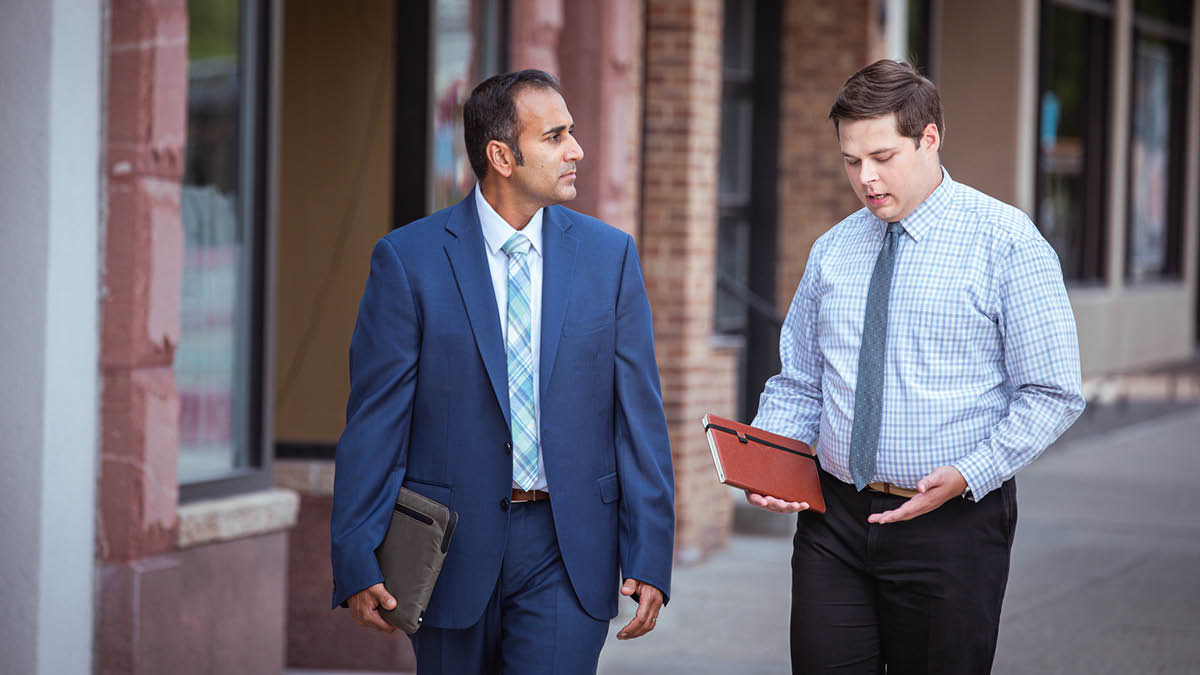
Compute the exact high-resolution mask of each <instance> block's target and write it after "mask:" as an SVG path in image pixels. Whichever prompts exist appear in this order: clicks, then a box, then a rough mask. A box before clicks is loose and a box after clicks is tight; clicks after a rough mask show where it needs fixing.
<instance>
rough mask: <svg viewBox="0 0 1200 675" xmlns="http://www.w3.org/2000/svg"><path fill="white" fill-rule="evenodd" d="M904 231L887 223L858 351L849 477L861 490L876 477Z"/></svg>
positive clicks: (873, 276)
mask: <svg viewBox="0 0 1200 675" xmlns="http://www.w3.org/2000/svg"><path fill="white" fill-rule="evenodd" d="M903 231H904V228H903V227H901V225H900V223H888V229H887V234H886V235H884V237H883V248H882V249H880V251H879V257H877V258H875V269H874V271H872V272H871V286H870V287H869V288H868V290H867V314H866V317H865V318H864V319H863V333H862V344H861V345H860V346H859V348H858V380H857V381H856V382H855V384H854V430H853V431H851V432H850V475H851V476H853V477H854V486H855V487H856V488H858V489H859V490H862V489H863V488H864V487H866V485H867V483H870V482H871V480H872V479H873V478H874V477H875V453H876V451H877V450H878V449H879V425H880V420H881V419H882V417H883V357H884V351H885V350H886V348H887V324H888V296H889V295H891V293H892V271H893V270H894V269H895V268H896V248H897V246H898V242H899V239H900V233H901V232H903Z"/></svg>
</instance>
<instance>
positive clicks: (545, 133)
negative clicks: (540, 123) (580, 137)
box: [542, 124, 575, 136]
mask: <svg viewBox="0 0 1200 675" xmlns="http://www.w3.org/2000/svg"><path fill="white" fill-rule="evenodd" d="M566 128H567V125H565V124H560V125H558V126H556V127H553V128H551V129H548V130H546V131H543V132H542V135H543V136H553V135H555V134H561V133H562V132H563V131H564V130H565V129H566ZM574 130H575V125H574V124H572V125H571V131H574Z"/></svg>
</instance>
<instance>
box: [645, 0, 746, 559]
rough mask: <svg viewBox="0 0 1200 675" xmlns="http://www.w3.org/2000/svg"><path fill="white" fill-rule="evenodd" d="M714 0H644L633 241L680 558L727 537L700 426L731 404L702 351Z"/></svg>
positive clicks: (708, 305)
mask: <svg viewBox="0 0 1200 675" xmlns="http://www.w3.org/2000/svg"><path fill="white" fill-rule="evenodd" d="M722 8H723V5H722V2H721V1H720V0H649V2H648V3H647V12H646V17H647V23H646V45H647V48H646V86H645V103H644V105H645V118H644V119H645V122H644V123H645V146H644V151H643V153H644V154H643V164H642V167H643V168H642V191H643V202H642V204H643V212H642V236H641V240H640V243H639V248H640V249H641V253H642V267H643V270H644V272H645V276H646V286H647V290H648V292H649V294H650V302H651V305H652V307H653V311H654V337H655V343H656V347H657V356H658V365H659V371H660V373H661V375H662V384H663V403H664V405H665V407H666V412H667V422H668V424H669V426H670V433H671V449H672V454H673V459H674V461H675V487H676V500H675V505H676V521H677V532H676V550H677V556H678V558H679V559H680V560H681V561H682V562H691V561H694V560H698V559H700V558H702V557H703V556H704V555H705V554H706V553H708V552H709V551H711V550H713V549H714V548H717V547H720V546H723V545H724V543H725V542H726V541H727V539H728V536H729V532H730V528H731V523H732V500H731V497H730V494H729V490H728V488H725V487H723V486H721V485H720V484H719V483H717V481H716V477H715V474H714V472H713V467H712V458H711V455H710V453H709V449H708V445H707V442H706V441H705V439H704V435H703V433H702V432H701V429H700V418H701V416H703V414H704V413H705V412H708V411H716V412H725V413H726V414H729V413H731V412H732V411H733V410H734V406H735V403H734V397H735V379H734V373H735V370H736V364H735V361H734V358H735V353H734V352H733V351H732V350H717V349H714V348H713V345H712V336H713V296H714V289H715V281H714V277H713V273H712V270H713V267H714V265H715V262H716V239H717V219H716V187H717V164H716V162H717V156H718V150H719V148H718V143H719V121H720V119H719V118H720V104H721V49H720V46H721V17H722Z"/></svg>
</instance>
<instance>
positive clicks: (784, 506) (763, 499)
mask: <svg viewBox="0 0 1200 675" xmlns="http://www.w3.org/2000/svg"><path fill="white" fill-rule="evenodd" d="M746 501H748V502H750V503H751V504H753V505H755V506H757V507H759V508H762V509H766V510H767V511H774V512H775V513H796V512H797V511H804V510H807V509H808V502H788V501H784V500H782V499H779V498H778V497H767V496H764V495H760V494H756V493H754V492H750V491H749V490H746Z"/></svg>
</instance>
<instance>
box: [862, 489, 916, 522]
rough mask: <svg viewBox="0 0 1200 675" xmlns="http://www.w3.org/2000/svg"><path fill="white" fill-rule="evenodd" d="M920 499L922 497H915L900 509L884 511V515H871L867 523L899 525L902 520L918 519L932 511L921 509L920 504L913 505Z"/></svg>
mask: <svg viewBox="0 0 1200 675" xmlns="http://www.w3.org/2000/svg"><path fill="white" fill-rule="evenodd" d="M919 498H920V496H917V497H913V498H912V499H910V500H908V501H906V502H904V503H903V504H901V505H900V507H899V508H896V509H892V510H891V511H884V512H883V513H872V514H871V515H869V516H867V522H868V523H876V524H880V525H882V524H886V523H898V522H900V521H902V520H910V519H912V518H916V517H917V516H919V515H921V514H923V513H925V512H926V511H930V510H931V509H927V508H921V506H920V504H914V503H913V502H915V501H917V500H918V499H919Z"/></svg>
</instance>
